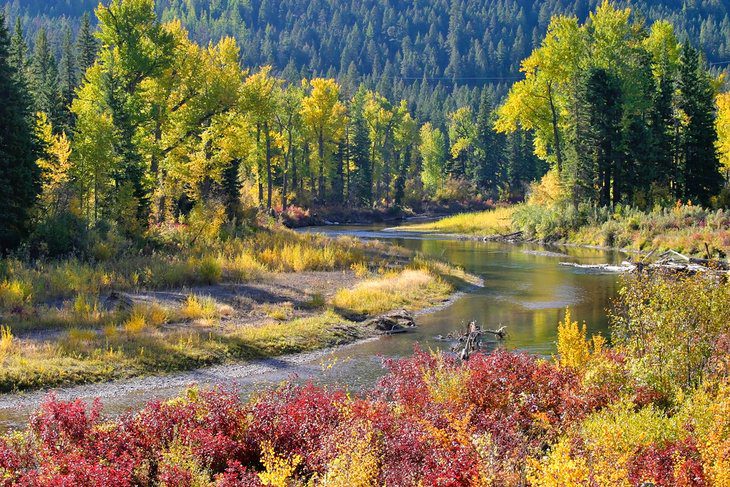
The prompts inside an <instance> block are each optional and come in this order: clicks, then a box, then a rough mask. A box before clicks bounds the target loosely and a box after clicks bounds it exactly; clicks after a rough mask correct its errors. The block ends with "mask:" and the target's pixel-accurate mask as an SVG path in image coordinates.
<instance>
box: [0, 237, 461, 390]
mask: <svg viewBox="0 0 730 487" xmlns="http://www.w3.org/2000/svg"><path fill="white" fill-rule="evenodd" d="M277 232H278V231H277ZM268 238H269V240H270V245H268V246H266V245H265V244H263V245H262V244H261V240H265V237H263V238H261V237H257V238H256V241H257V242H258V244H259V248H258V249H254V250H253V251H251V250H246V251H245V253H241V254H237V255H236V254H234V253H227V254H221V256H218V257H211V255H216V256H217V255H218V254H214V253H213V252H216V250H213V251H208V252H207V253H206V254H204V255H201V256H199V257H195V259H198V260H200V261H205V260H209V263H208V264H207V265H208V266H209V267H213V270H212V271H211V270H208V272H209V274H213V275H216V276H218V277H217V278H215V279H213V282H211V283H207V284H201V283H200V282H199V280H198V279H199V275H198V273H196V272H193V273H191V275H192V276H193V277H194V279H193V280H190V281H185V284H179V285H177V286H159V287H158V286H138V287H132V286H131V285H130V286H124V285H123V284H124V283H125V282H127V281H125V279H124V278H123V276H125V275H127V276H128V275H131V274H133V273H134V272H135V271H131V270H129V271H128V273H127V274H122V273H119V274H116V275H115V276H114V277H113V279H114V280H113V283H114V285H112V284H111V283H106V284H104V283H105V281H104V279H99V280H98V281H97V282H96V283H95V282H94V281H93V278H92V277H89V276H88V275H87V276H82V277H80V278H79V282H82V281H83V280H84V279H89V281H85V282H82V283H83V284H84V285H85V286H87V289H88V290H84V291H81V290H78V289H76V288H75V286H74V285H73V283H70V282H64V283H61V284H59V285H57V286H56V287H48V286H46V285H45V284H47V283H48V282H49V281H50V282H54V281H58V280H59V279H60V277H61V276H62V275H63V271H64V270H66V271H67V273H66V275H67V276H71V274H69V273H68V269H69V268H74V269H75V268H77V267H78V266H80V265H81V264H70V263H68V262H66V263H64V262H58V263H53V264H46V267H45V268H44V270H46V271H49V272H46V273H42V271H41V269H38V268H33V267H30V266H28V265H24V264H22V263H21V262H14V263H12V265H13V266H15V267H14V273H12V274H10V275H9V276H8V277H6V279H5V281H4V282H3V284H2V288H3V289H4V290H5V291H4V292H5V294H4V295H0V297H3V296H5V298H4V301H2V300H0V303H3V306H2V308H1V309H2V321H1V322H2V323H3V324H5V325H6V326H4V327H3V335H2V340H1V341H0V364H2V368H0V391H3V392H11V391H22V390H32V389H38V388H48V387H58V386H62V385H69V384H79V383H88V382H100V381H109V380H120V379H126V378H130V377H138V376H150V375H156V374H166V373H170V372H175V371H182V370H190V369H195V368H199V367H204V366H210V365H215V364H230V363H234V362H238V361H242V360H257V359H266V358H270V357H280V356H284V355H288V354H293V353H301V352H307V351H312V350H317V349H321V348H327V347H332V346H336V345H340V344H344V343H350V342H352V341H356V340H359V339H363V338H367V337H370V336H373V335H375V334H376V333H378V332H377V330H375V329H374V328H373V327H372V326H371V325H366V324H365V322H366V321H367V320H368V319H369V318H372V317H374V316H377V315H379V314H381V313H384V312H387V311H389V310H392V309H396V308H406V309H411V310H417V309H420V308H427V307H430V306H434V305H437V304H439V303H441V302H443V301H444V300H447V299H448V298H449V296H451V295H452V294H453V293H455V292H457V291H458V290H459V289H460V288H462V287H464V286H469V285H470V284H471V283H473V282H474V278H473V277H472V276H469V275H467V274H466V273H464V272H463V271H461V270H459V269H456V268H454V267H452V266H448V265H445V264H442V263H437V262H433V261H427V260H423V259H419V258H415V257H414V256H413V255H412V254H409V253H408V252H406V251H405V250H403V249H398V248H395V247H391V246H385V245H382V244H379V243H375V242H370V243H366V242H359V241H356V240H354V239H348V238H340V239H331V238H327V237H323V236H314V235H297V234H293V233H292V232H285V233H284V234H282V235H280V236H278V237H277V236H273V237H272V236H270V237H268ZM226 245H227V246H229V247H235V248H239V247H243V245H242V244H241V243H239V244H231V243H230V242H228V243H227V244H226ZM154 259H156V260H158V261H159V260H160V259H161V257H160V256H156V257H154V258H153V260H154ZM231 263H237V265H238V269H239V270H240V269H241V268H242V267H244V266H245V267H246V268H247V269H254V270H255V272H248V273H244V272H239V273H237V274H234V273H232V272H231V270H230V268H229V269H227V266H231ZM117 265H118V263H117ZM127 265H128V266H129V265H131V264H129V263H127ZM215 265H218V266H219V267H218V268H215ZM204 267H205V266H204ZM322 268H324V269H328V268H329V269H330V270H318V269H322ZM88 269H89V270H90V271H92V272H94V273H95V274H94V275H97V274H103V273H105V272H108V269H104V268H103V267H101V266H97V267H95V266H88ZM136 272H139V273H144V267H141V268H139V269H138V270H137V271H136ZM244 274H245V276H244ZM234 275H235V276H237V278H236V279H233V278H232V276H234ZM149 279H150V280H151V282H155V280H154V279H155V274H152V277H150V278H149ZM69 281H70V279H69ZM394 286H396V287H398V288H402V289H405V290H407V292H400V293H394V292H392V291H393V288H394ZM24 289H31V290H35V289H38V290H39V292H38V293H34V292H31V291H28V292H26V293H25V294H24V293H23V290H24Z"/></svg>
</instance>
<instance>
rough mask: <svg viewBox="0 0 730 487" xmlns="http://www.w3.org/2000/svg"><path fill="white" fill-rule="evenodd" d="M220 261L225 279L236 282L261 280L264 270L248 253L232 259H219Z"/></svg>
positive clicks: (222, 257)
mask: <svg viewBox="0 0 730 487" xmlns="http://www.w3.org/2000/svg"><path fill="white" fill-rule="evenodd" d="M219 259H220V260H221V261H222V267H223V274H224V275H225V277H226V279H229V280H231V281H236V282H245V281H252V280H256V279H260V278H262V277H263V276H264V275H265V274H266V268H265V267H264V266H263V264H261V263H260V262H259V261H257V260H256V259H255V258H254V256H253V255H251V254H250V253H248V252H242V253H240V254H237V255H235V256H233V257H230V258H226V257H224V256H221V257H219Z"/></svg>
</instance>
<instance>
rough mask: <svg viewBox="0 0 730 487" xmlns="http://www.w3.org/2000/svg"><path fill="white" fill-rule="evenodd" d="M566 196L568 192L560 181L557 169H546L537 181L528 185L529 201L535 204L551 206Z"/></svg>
mask: <svg viewBox="0 0 730 487" xmlns="http://www.w3.org/2000/svg"><path fill="white" fill-rule="evenodd" d="M567 197H568V192H567V191H566V190H565V187H564V186H563V184H562V183H561V181H560V175H559V174H558V171H556V170H552V171H548V173H547V174H545V176H543V177H542V179H541V180H540V181H539V182H536V183H533V184H532V185H531V186H530V196H529V203H530V204H531V205H537V206H551V205H555V204H557V203H560V202H562V201H565V200H566V199H567Z"/></svg>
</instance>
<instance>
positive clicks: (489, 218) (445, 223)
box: [402, 207, 514, 235]
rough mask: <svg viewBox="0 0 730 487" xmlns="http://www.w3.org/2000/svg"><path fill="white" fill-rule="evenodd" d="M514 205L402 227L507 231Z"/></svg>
mask: <svg viewBox="0 0 730 487" xmlns="http://www.w3.org/2000/svg"><path fill="white" fill-rule="evenodd" d="M513 212H514V207H504V208H495V209H493V210H487V211H481V212H476V213H460V214H458V215H454V216H449V217H446V218H443V219H441V220H437V221H434V222H427V223H419V224H417V225H408V226H405V227H402V229H403V230H407V231H419V232H443V233H457V234H464V235H494V234H502V233H509V231H510V229H511V228H512V213H513Z"/></svg>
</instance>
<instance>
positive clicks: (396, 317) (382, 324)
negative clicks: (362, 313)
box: [365, 310, 416, 335]
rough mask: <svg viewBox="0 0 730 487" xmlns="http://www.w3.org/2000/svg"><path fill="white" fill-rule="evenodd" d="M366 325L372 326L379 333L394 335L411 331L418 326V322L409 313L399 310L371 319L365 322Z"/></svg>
mask: <svg viewBox="0 0 730 487" xmlns="http://www.w3.org/2000/svg"><path fill="white" fill-rule="evenodd" d="M365 325H366V326H372V327H373V328H375V331H376V332H378V333H382V334H384V335H392V334H395V333H405V332H407V331H409V329H411V328H414V327H415V326H416V321H415V319H414V318H413V315H412V314H411V313H409V312H408V311H406V310H398V311H392V312H390V313H386V314H384V315H381V316H376V317H375V318H371V319H369V320H368V321H366V322H365Z"/></svg>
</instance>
